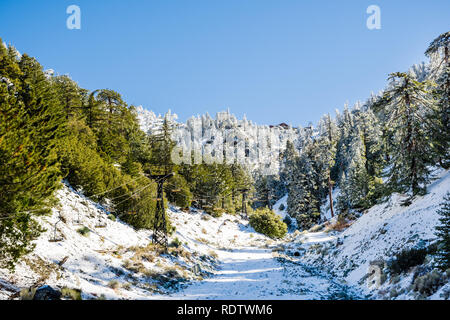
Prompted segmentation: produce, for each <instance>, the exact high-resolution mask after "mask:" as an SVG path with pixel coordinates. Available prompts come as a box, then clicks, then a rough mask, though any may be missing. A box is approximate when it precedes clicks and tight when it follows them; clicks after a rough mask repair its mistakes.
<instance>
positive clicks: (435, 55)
mask: <svg viewBox="0 0 450 320" xmlns="http://www.w3.org/2000/svg"><path fill="white" fill-rule="evenodd" d="M440 51H442V52H443V55H442V56H443V57H442V58H441V56H440V55H439V52H440ZM425 54H426V55H427V56H429V57H430V58H432V60H438V61H437V62H436V63H438V66H437V68H436V69H435V72H438V71H441V73H440V75H439V76H438V77H437V81H436V82H437V84H438V87H437V89H436V91H435V94H436V96H437V100H438V103H437V105H436V108H435V110H434V111H433V112H432V113H430V115H429V117H428V120H429V121H430V122H431V123H432V124H433V125H432V130H431V140H432V142H433V151H434V154H435V155H436V158H437V159H438V161H439V163H440V165H441V167H443V168H445V169H448V168H449V167H450V146H449V141H450V32H446V33H443V34H441V35H440V36H438V37H437V38H436V39H435V40H433V42H432V43H431V44H430V46H429V47H428V49H427V50H426V52H425ZM441 67H442V68H441Z"/></svg>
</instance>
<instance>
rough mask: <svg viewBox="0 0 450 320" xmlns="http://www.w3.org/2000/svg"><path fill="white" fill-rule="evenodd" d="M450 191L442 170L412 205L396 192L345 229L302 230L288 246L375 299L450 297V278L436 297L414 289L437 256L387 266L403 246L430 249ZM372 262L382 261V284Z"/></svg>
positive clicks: (446, 173) (449, 177)
mask: <svg viewBox="0 0 450 320" xmlns="http://www.w3.org/2000/svg"><path fill="white" fill-rule="evenodd" d="M449 190H450V172H449V171H440V172H438V173H437V179H436V180H435V181H434V182H433V183H431V184H430V185H429V187H428V193H427V194H426V195H424V196H417V197H416V198H415V199H414V200H413V201H412V203H411V204H410V205H408V206H404V205H402V202H404V200H405V199H406V198H407V196H406V195H401V194H393V195H392V196H391V197H390V198H389V200H388V201H387V202H385V203H382V204H379V205H376V206H374V207H372V208H371V209H369V210H368V211H367V212H366V213H364V214H363V215H362V216H361V217H360V218H358V219H357V220H356V221H354V222H353V223H352V225H351V226H350V227H349V228H347V229H346V230H344V231H343V232H336V231H331V232H324V231H320V232H314V233H311V232H306V233H303V234H298V235H297V236H296V237H294V239H293V242H292V243H291V244H289V245H288V246H287V248H288V249H289V250H290V251H291V253H293V252H295V251H297V252H300V254H301V258H300V259H299V261H301V262H302V263H306V264H308V265H312V266H317V267H320V268H322V269H323V270H326V271H327V272H328V273H329V274H330V275H333V276H335V277H341V278H344V279H345V280H346V281H347V283H348V284H350V285H353V286H360V287H361V289H362V290H364V292H365V293H366V294H368V295H370V297H371V298H375V299H417V298H431V299H444V298H445V297H447V298H448V294H449V292H450V284H449V283H448V277H447V279H445V276H442V275H441V279H444V280H443V281H444V282H445V281H446V282H447V284H446V285H443V286H441V285H439V286H440V288H439V290H437V291H436V292H435V293H434V294H432V295H431V296H430V295H428V296H427V295H426V294H425V295H423V294H422V295H421V294H419V292H417V290H416V291H414V289H413V286H412V285H413V284H414V280H415V279H416V278H417V277H419V276H424V275H427V274H428V273H429V272H430V271H431V269H432V265H433V261H432V259H433V256H432V255H428V256H427V257H426V259H425V261H424V263H423V264H422V265H421V266H417V267H415V268H411V269H410V270H408V271H406V272H403V273H401V274H399V275H395V274H393V273H392V272H390V270H389V268H388V264H389V261H390V260H392V259H393V257H394V256H395V255H396V254H397V253H399V252H400V251H401V250H403V249H411V248H427V247H429V245H430V244H431V243H432V242H434V241H435V240H436V236H435V234H434V233H435V227H436V225H437V224H438V223H439V221H438V219H439V215H438V213H437V210H438V208H439V205H440V203H441V202H442V200H443V197H444V196H445V194H446V192H447V191H449ZM371 265H372V269H377V267H376V266H377V265H378V266H380V267H381V268H380V269H379V270H380V271H381V274H380V278H381V279H380V280H381V282H382V283H381V285H380V286H378V284H379V283H378V284H377V283H376V281H374V280H376V279H374V278H372V277H368V273H369V267H371ZM371 271H372V270H371ZM376 272H378V271H377V270H376ZM429 280H430V281H431V276H430V279H429ZM430 285H431V284H430Z"/></svg>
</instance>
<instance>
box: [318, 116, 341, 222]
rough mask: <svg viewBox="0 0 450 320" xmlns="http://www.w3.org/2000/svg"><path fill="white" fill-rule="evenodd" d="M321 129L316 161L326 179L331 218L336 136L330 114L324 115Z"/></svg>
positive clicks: (332, 211) (332, 215) (332, 212)
mask: <svg viewBox="0 0 450 320" xmlns="http://www.w3.org/2000/svg"><path fill="white" fill-rule="evenodd" d="M321 127H322V130H321V131H322V132H321V137H320V138H319V142H318V143H319V149H320V153H321V157H320V158H319V159H318V160H319V161H321V162H322V166H323V170H321V171H322V172H321V173H322V174H324V175H325V177H326V178H325V179H326V181H327V185H328V197H329V202H330V210H331V217H334V209H333V196H332V192H333V183H334V182H333V181H332V179H331V170H332V167H333V166H334V164H335V160H336V144H337V140H338V136H337V128H336V125H335V123H334V122H333V121H332V119H331V116H330V114H328V115H326V116H325V117H324V118H323V119H322V124H321Z"/></svg>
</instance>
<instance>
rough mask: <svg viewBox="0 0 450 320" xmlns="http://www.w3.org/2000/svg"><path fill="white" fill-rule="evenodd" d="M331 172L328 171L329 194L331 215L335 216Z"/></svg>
mask: <svg viewBox="0 0 450 320" xmlns="http://www.w3.org/2000/svg"><path fill="white" fill-rule="evenodd" d="M330 176H331V172H330V173H328V196H329V197H330V210H331V217H332V218H333V217H334V209H333V195H332V194H331V193H332V191H333V186H332V185H331V177H330Z"/></svg>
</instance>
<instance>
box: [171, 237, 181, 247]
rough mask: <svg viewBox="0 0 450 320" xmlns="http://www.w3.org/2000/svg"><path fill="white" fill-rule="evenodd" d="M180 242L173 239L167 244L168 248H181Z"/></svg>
mask: <svg viewBox="0 0 450 320" xmlns="http://www.w3.org/2000/svg"><path fill="white" fill-rule="evenodd" d="M181 244H182V243H181V241H180V239H178V238H175V239H173V240H172V242H171V243H170V244H169V247H174V248H178V247H179V246H181Z"/></svg>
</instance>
